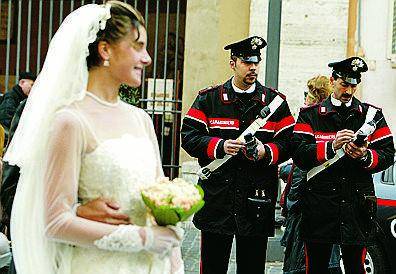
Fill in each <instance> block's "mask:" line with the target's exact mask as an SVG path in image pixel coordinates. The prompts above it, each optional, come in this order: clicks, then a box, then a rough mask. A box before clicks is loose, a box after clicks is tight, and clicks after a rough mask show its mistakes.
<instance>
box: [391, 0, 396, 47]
mask: <svg viewBox="0 0 396 274" xmlns="http://www.w3.org/2000/svg"><path fill="white" fill-rule="evenodd" d="M392 54H396V1H393V18H392Z"/></svg>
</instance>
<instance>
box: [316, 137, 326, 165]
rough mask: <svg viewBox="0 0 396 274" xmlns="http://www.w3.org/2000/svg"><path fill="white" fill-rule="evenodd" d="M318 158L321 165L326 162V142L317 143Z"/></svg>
mask: <svg viewBox="0 0 396 274" xmlns="http://www.w3.org/2000/svg"><path fill="white" fill-rule="evenodd" d="M316 158H317V159H318V161H319V162H320V163H323V162H324V161H325V160H326V142H322V141H320V142H316Z"/></svg>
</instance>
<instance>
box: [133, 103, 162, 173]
mask: <svg viewBox="0 0 396 274" xmlns="http://www.w3.org/2000/svg"><path fill="white" fill-rule="evenodd" d="M139 111H141V113H142V115H143V120H144V124H145V128H146V131H147V132H148V137H149V138H150V140H151V142H152V143H153V146H154V150H155V154H156V159H157V173H156V175H157V178H158V177H164V171H163V169H162V161H161V154H160V151H159V146H158V139H157V135H156V134H155V129H154V125H153V120H151V118H150V116H149V115H148V114H147V113H146V112H145V111H144V110H142V109H139Z"/></svg>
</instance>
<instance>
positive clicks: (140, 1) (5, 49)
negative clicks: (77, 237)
mask: <svg viewBox="0 0 396 274" xmlns="http://www.w3.org/2000/svg"><path fill="white" fill-rule="evenodd" d="M95 2H96V3H102V2H103V0H96V1H95V0H0V91H1V92H3V93H4V92H5V91H6V90H8V89H10V88H11V87H12V86H13V85H15V84H17V82H18V78H19V72H20V71H32V72H34V73H36V74H38V72H39V71H40V69H41V66H42V65H43V62H44V59H45V54H46V52H47V48H48V45H49V42H50V40H51V38H52V36H53V35H54V33H55V32H56V30H57V29H58V27H59V25H60V24H61V22H62V21H63V19H64V18H65V17H66V16H67V15H68V14H69V13H70V12H71V11H73V10H74V9H77V8H79V7H80V6H81V5H84V4H90V3H95ZM124 2H126V3H129V4H131V5H133V6H135V7H136V8H137V9H138V10H139V11H140V12H141V13H142V14H143V15H144V17H145V19H146V24H147V32H148V40H149V41H148V50H149V52H150V55H151V57H152V59H153V63H152V65H151V66H150V67H148V68H146V69H145V71H144V73H143V84H142V87H141V88H140V94H141V97H142V98H141V107H142V108H144V109H145V110H146V111H147V112H148V113H149V114H150V115H151V117H152V119H153V122H154V126H155V129H156V133H157V136H158V141H159V144H160V150H161V156H162V160H163V165H164V171H165V173H166V175H167V176H170V177H171V178H173V177H175V176H177V175H178V169H179V163H178V159H179V146H180V140H179V135H178V133H177V132H179V128H180V123H181V102H182V101H181V96H182V75H183V73H182V70H183V55H184V30H185V14H186V2H187V0H124Z"/></svg>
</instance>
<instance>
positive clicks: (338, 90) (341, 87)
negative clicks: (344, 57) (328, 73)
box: [330, 77, 357, 103]
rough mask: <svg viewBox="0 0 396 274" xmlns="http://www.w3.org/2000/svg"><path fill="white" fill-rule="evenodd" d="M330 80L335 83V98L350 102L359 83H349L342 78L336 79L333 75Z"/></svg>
mask: <svg viewBox="0 0 396 274" xmlns="http://www.w3.org/2000/svg"><path fill="white" fill-rule="evenodd" d="M330 82H331V83H332V85H333V90H334V93H333V94H334V95H333V96H334V98H336V99H338V100H340V101H341V102H343V103H348V102H349V100H351V98H352V96H353V95H354V94H355V92H356V90H357V85H352V84H349V83H347V82H345V81H344V80H342V79H341V78H338V79H337V80H334V78H333V77H331V78H330Z"/></svg>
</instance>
